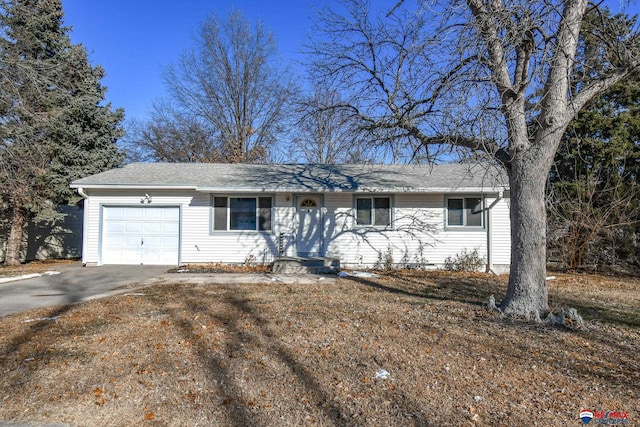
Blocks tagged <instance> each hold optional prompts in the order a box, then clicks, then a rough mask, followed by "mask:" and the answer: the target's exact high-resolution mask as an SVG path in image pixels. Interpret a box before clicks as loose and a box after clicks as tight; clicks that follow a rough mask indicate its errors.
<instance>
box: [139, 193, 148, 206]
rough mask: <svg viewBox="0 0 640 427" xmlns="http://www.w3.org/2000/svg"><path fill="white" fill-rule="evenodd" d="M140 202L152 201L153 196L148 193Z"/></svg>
mask: <svg viewBox="0 0 640 427" xmlns="http://www.w3.org/2000/svg"><path fill="white" fill-rule="evenodd" d="M140 203H142V204H145V203H151V196H150V195H148V194H145V195H144V197H143V198H141V199H140Z"/></svg>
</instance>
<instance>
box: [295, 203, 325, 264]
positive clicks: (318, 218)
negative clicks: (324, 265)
mask: <svg viewBox="0 0 640 427" xmlns="http://www.w3.org/2000/svg"><path fill="white" fill-rule="evenodd" d="M320 201H321V198H320V196H298V197H297V198H296V206H297V212H298V233H297V237H296V244H297V252H298V256H320V255H322V210H321V203H320Z"/></svg>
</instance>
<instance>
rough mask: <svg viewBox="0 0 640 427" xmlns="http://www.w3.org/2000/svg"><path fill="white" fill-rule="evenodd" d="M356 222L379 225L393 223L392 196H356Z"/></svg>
mask: <svg viewBox="0 0 640 427" xmlns="http://www.w3.org/2000/svg"><path fill="white" fill-rule="evenodd" d="M356 224H358V225H373V226H377V227H384V226H387V225H391V198H390V197H358V198H356Z"/></svg>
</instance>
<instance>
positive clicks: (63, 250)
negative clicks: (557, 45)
mask: <svg viewBox="0 0 640 427" xmlns="http://www.w3.org/2000/svg"><path fill="white" fill-rule="evenodd" d="M56 210H57V211H58V212H59V213H61V214H62V215H63V217H62V218H61V219H59V220H56V221H53V222H51V223H46V222H44V223H38V222H33V221H30V222H29V223H27V226H26V227H25V229H24V234H23V236H22V237H23V238H22V249H21V251H20V259H21V260H22V261H33V260H45V259H62V258H79V257H80V255H81V252H82V217H83V214H82V209H80V208H78V207H76V206H58V207H57V208H56ZM8 226H9V224H7V223H6V221H0V236H2V240H1V241H0V261H3V260H4V255H5V248H6V240H5V238H6V237H7V236H8V235H9V228H8Z"/></svg>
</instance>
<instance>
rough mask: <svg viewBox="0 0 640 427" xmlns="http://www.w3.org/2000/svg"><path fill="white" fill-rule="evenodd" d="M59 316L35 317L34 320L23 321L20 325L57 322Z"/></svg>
mask: <svg viewBox="0 0 640 427" xmlns="http://www.w3.org/2000/svg"><path fill="white" fill-rule="evenodd" d="M59 318H60V316H52V317H36V318H35V319H27V320H23V321H22V323H31V322H44V321H47V320H58V319H59Z"/></svg>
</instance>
